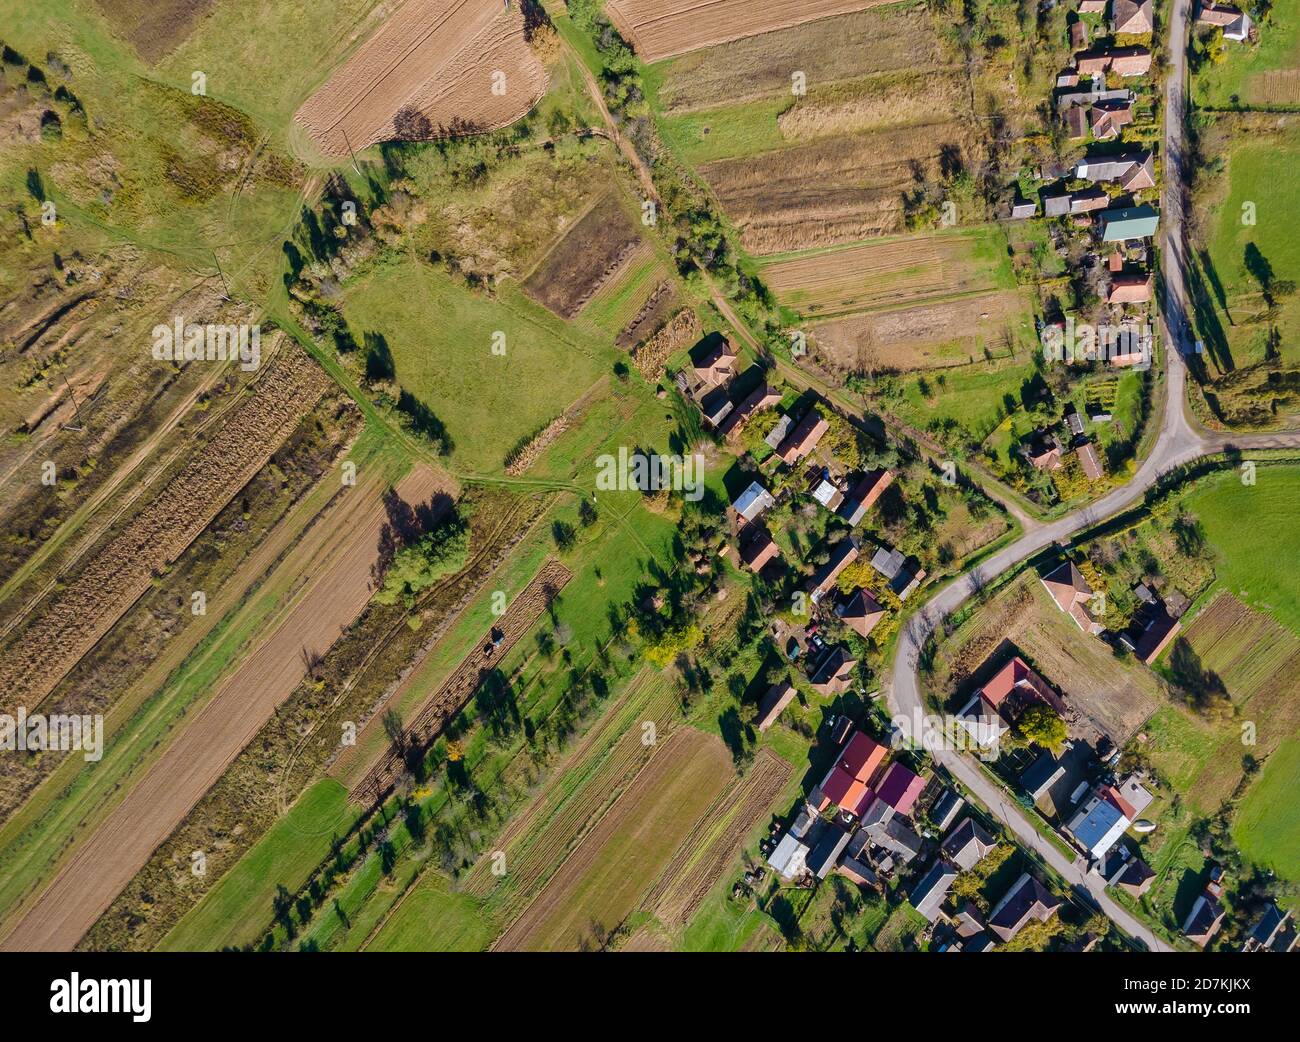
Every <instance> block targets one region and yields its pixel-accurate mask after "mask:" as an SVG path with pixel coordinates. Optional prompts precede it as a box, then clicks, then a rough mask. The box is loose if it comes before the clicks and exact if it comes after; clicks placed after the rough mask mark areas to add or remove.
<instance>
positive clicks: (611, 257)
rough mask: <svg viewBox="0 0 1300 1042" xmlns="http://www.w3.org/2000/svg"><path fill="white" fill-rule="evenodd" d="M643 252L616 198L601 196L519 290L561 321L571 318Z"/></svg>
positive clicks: (615, 195)
mask: <svg viewBox="0 0 1300 1042" xmlns="http://www.w3.org/2000/svg"><path fill="white" fill-rule="evenodd" d="M647 248H648V247H646V245H645V243H644V241H643V240H642V239H641V237H640V236H639V235H637V233H636V229H635V228H633V227H632V222H631V221H629V220H628V217H627V213H626V211H625V210H624V208H623V201H622V199H621V197H620V196H619V193H618V192H617V191H611V192H606V193H605V194H604V195H603V196H601V197H600V198H599V199H598V200H596V202H595V204H594V205H593V206H592V207H591V209H590V210H588V211H587V212H586V213H585V214H583V216H582V217H581V218H580V219H579V220H578V222H577V223H576V224H574V225H573V227H571V228H570V229H569V230H568V232H566V233H565V235H564V237H563V238H562V239H561V240H560V241H559V242H558V243H556V245H555V247H554V249H552V250H551V251H550V252H549V253H548V254H547V255H546V256H545V257H544V258H542V261H541V263H540V264H538V266H537V267H536V268H535V269H534V270H533V272H532V274H530V275H529V276H528V278H527V279H525V280H524V290H525V291H526V292H527V293H528V295H529V296H530V297H532V298H533V299H534V300H536V301H538V302H539V303H541V304H543V305H544V306H546V307H548V308H550V309H551V310H552V311H554V312H555V313H556V314H557V315H559V316H561V317H562V318H572V317H573V316H574V315H576V314H577V313H578V312H579V311H581V310H582V308H583V307H584V306H585V305H586V303H587V301H589V300H590V299H591V298H592V296H593V295H594V294H595V293H596V291H597V290H599V289H600V287H601V286H603V285H605V284H606V283H607V282H609V280H610V279H612V278H614V276H615V275H617V274H618V272H620V271H622V270H623V268H624V267H625V266H627V265H628V264H629V263H631V262H632V260H633V259H634V258H635V257H637V256H639V255H643V252H642V251H644V250H645V249H647Z"/></svg>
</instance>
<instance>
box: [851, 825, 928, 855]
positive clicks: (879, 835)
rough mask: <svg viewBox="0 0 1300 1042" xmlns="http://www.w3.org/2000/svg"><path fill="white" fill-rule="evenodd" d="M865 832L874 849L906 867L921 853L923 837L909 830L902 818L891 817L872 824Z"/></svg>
mask: <svg viewBox="0 0 1300 1042" xmlns="http://www.w3.org/2000/svg"><path fill="white" fill-rule="evenodd" d="M863 831H864V832H865V833H866V835H867V839H868V840H870V841H871V845H872V846H873V847H875V848H877V849H879V850H882V851H884V852H885V854H886V855H887V856H889V857H891V858H896V859H897V860H898V861H899V862H901V863H902V864H904V865H906V864H908V863H910V862H911V861H912V859H913V858H915V857H916V855H917V854H919V853H920V852H921V837H920V836H918V835H917V834H916V833H915V832H913V831H912V830H911V829H910V828H908V827H907V825H906V824H904V822H903V819H902V818H894V817H890V818H886V819H885V820H884V821H876V822H872V823H871V824H870V825H868V826H866V828H865V829H863ZM877 860H878V861H881V859H877Z"/></svg>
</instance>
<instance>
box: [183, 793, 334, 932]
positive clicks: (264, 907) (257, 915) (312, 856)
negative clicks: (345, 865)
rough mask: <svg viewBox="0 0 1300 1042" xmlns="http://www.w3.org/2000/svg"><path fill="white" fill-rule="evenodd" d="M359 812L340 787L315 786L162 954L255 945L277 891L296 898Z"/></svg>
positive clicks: (201, 905)
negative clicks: (332, 844)
mask: <svg viewBox="0 0 1300 1042" xmlns="http://www.w3.org/2000/svg"><path fill="white" fill-rule="evenodd" d="M358 813H359V811H358V809H357V808H355V807H351V806H349V804H348V793H347V790H346V789H345V788H343V786H342V785H340V784H339V783H338V782H336V781H331V780H330V779H328V778H326V779H322V780H321V781H319V782H317V783H316V784H315V785H313V786H312V787H311V788H310V789H308V790H307V791H306V792H304V793H303V794H302V796H301V797H300V798H299V799H298V802H297V803H295V804H294V805H293V806H292V807H291V808H290V809H289V812H288V813H287V814H286V815H285V816H284V817H283V818H281V819H280V820H279V821H278V822H276V823H275V824H274V825H273V826H272V827H271V829H270V831H268V832H267V834H266V835H265V836H263V837H262V838H261V839H260V840H259V841H258V842H257V844H256V845H255V846H254V847H253V849H252V850H250V851H249V852H248V853H247V854H246V855H245V856H244V857H243V858H241V859H240V861H239V863H238V864H237V865H236V866H235V867H234V868H233V869H232V870H231V871H230V872H228V873H227V874H226V875H225V876H224V877H222V879H221V881H220V882H219V883H218V884H217V885H216V886H214V887H213V888H212V889H211V890H209V891H208V893H207V894H206V895H205V896H204V898H203V900H202V901H200V902H199V903H198V904H197V905H195V907H194V908H193V909H192V910H191V911H190V912H189V914H187V915H186V916H185V917H184V918H183V919H182V920H181V921H180V922H179V923H177V924H176V926H175V928H174V929H173V930H172V931H171V933H169V934H168V935H167V936H166V938H164V940H163V943H162V944H161V945H159V950H160V951H195V950H208V951H211V950H213V949H217V948H224V947H226V946H228V945H229V946H238V945H242V944H249V943H252V942H254V941H256V940H257V939H258V937H259V936H260V935H261V932H262V928H263V926H264V924H265V923H266V921H267V920H268V919H269V917H270V909H271V899H272V897H274V895H275V889H276V887H277V886H278V885H283V886H284V887H285V888H286V889H287V890H288V891H289V892H290V893H296V892H297V890H298V888H299V887H300V886H302V884H303V883H304V882H306V880H307V877H308V876H309V875H310V874H311V871H312V870H313V869H314V868H315V867H316V866H317V865H318V864H320V862H321V861H322V860H324V858H325V857H326V856H328V854H329V851H330V844H331V843H332V842H333V840H334V838H335V837H336V836H342V835H343V834H344V833H345V832H346V831H347V829H348V827H349V825H350V824H351V823H352V821H353V820H354V819H355V817H356V815H357V814H358Z"/></svg>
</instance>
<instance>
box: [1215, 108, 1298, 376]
mask: <svg viewBox="0 0 1300 1042" xmlns="http://www.w3.org/2000/svg"><path fill="white" fill-rule="evenodd" d="M1292 122H1294V118H1293V119H1292ZM1297 162H1300V127H1296V126H1288V127H1285V128H1282V127H1279V128H1278V129H1276V130H1275V131H1273V132H1271V133H1268V134H1266V135H1259V134H1252V135H1246V134H1243V135H1241V136H1240V137H1238V138H1236V139H1234V140H1233V142H1232V145H1231V154H1230V157H1229V160H1228V181H1229V188H1228V193H1227V197H1226V198H1225V199H1224V200H1223V202H1222V203H1221V204H1220V205H1219V208H1218V210H1217V211H1216V212H1215V214H1214V216H1213V218H1212V221H1211V222H1210V228H1211V229H1212V230H1211V233H1210V242H1209V255H1210V261H1211V263H1212V265H1213V270H1214V274H1215V275H1217V280H1218V282H1219V283H1221V284H1222V288H1223V298H1222V299H1221V300H1216V304H1217V308H1216V310H1217V313H1218V314H1219V316H1220V321H1221V324H1222V326H1223V331H1224V334H1225V336H1226V338H1227V341H1228V345H1229V349H1230V350H1231V353H1232V360H1233V362H1234V363H1235V365H1236V366H1238V367H1241V366H1245V365H1249V364H1250V363H1251V362H1257V361H1259V360H1260V359H1262V358H1263V357H1264V346H1265V336H1266V333H1267V329H1268V325H1269V323H1266V322H1260V321H1251V320H1252V319H1256V318H1257V317H1258V316H1259V314H1260V313H1261V312H1263V311H1264V309H1265V306H1266V305H1265V302H1264V300H1263V297H1262V294H1261V288H1260V283H1259V279H1258V275H1257V272H1258V271H1259V270H1260V269H1261V267H1266V268H1267V269H1271V272H1272V275H1273V278H1274V279H1275V280H1276V281H1278V282H1281V281H1284V280H1289V281H1290V282H1291V283H1292V284H1295V283H1296V282H1298V281H1300V238H1297V236H1296V235H1295V234H1293V229H1294V218H1293V215H1294V214H1295V212H1296V208H1297V207H1298V206H1300V183H1297V179H1296V178H1293V177H1279V176H1278V171H1279V170H1283V169H1288V168H1290V167H1292V166H1294V165H1295V164H1296V163H1297ZM1245 204H1251V205H1253V207H1254V217H1255V223H1254V224H1244V223H1243V206H1244V205H1245ZM1256 251H1257V255H1256ZM1251 255H1256V256H1258V257H1259V258H1262V261H1261V260H1259V259H1255V260H1251V259H1250V257H1251ZM1252 269H1253V271H1254V272H1255V273H1252ZM1274 321H1275V324H1276V325H1277V328H1278V330H1279V332H1280V333H1281V345H1280V350H1281V353H1282V358H1283V360H1284V361H1287V362H1290V363H1292V364H1296V363H1300V297H1297V296H1296V295H1294V294H1292V295H1291V296H1282V297H1280V300H1279V304H1278V313H1277V317H1276V319H1275V320H1274Z"/></svg>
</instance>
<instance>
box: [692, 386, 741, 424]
mask: <svg viewBox="0 0 1300 1042" xmlns="http://www.w3.org/2000/svg"><path fill="white" fill-rule="evenodd" d="M734 408H735V406H733V405H732V403H731V396H730V395H729V394H727V389H726V388H725V387H715V388H713V390H711V391H709V392H708V393H707V394H705V395H704V397H703V398H701V399H700V412H702V413H703V414H704V420H705V422H706V423H708V425H709V426H710V427H718V428H719V429H720V428H721V424H722V422H723V421H724V420H725V419H726V418H727V416H728V415H729V414H730V413H731V411H732V409H734Z"/></svg>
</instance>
